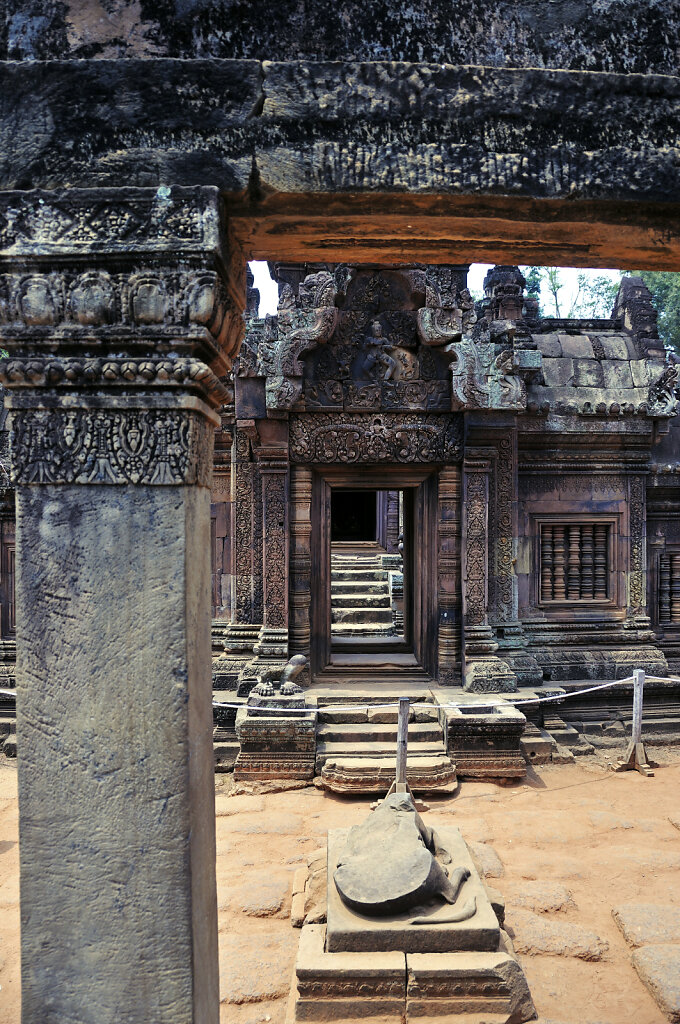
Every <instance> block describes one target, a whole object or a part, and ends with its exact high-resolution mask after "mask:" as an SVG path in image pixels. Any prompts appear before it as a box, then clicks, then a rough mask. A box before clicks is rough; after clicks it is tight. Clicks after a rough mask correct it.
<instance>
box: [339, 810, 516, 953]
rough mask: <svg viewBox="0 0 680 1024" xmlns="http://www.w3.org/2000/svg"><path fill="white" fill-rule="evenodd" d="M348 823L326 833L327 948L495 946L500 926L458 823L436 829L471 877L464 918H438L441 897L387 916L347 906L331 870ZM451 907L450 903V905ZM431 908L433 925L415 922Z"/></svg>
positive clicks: (377, 949) (412, 949)
mask: <svg viewBox="0 0 680 1024" xmlns="http://www.w3.org/2000/svg"><path fill="white" fill-rule="evenodd" d="M348 834H349V829H332V830H331V831H329V833H328V880H329V884H328V933H327V940H326V945H327V949H328V951H329V952H333V953H335V952H372V951H374V952H381V951H385V950H395V949H396V950H401V951H403V952H412V953H416V952H421V953H426V952H427V953H435V952H452V951H454V950H474V949H476V950H486V951H495V950H497V949H498V943H499V940H500V928H499V926H498V920H497V918H496V915H495V913H494V911H493V908H492V906H491V904H490V902H489V899H488V897H487V895H486V890H485V889H484V886H483V884H482V882H481V880H480V878H479V874H478V873H477V869H476V868H475V865H474V863H473V861H472V858H471V856H470V853H469V851H468V848H467V845H466V844H465V841H464V840H463V837H462V836H461V834H460V831H459V830H458V829H457V828H446V829H437V834H438V835H439V838H440V839H441V841H442V843H443V845H444V846H445V847H446V849H447V850H448V851H449V852H450V854H451V865H449V869H451V868H455V867H459V866H460V867H467V868H468V870H469V871H470V877H469V878H468V880H467V881H466V882H465V883H464V885H463V887H462V889H461V891H460V895H459V897H458V904H457V905H460V904H461V901H465V900H467V899H468V898H469V897H471V896H474V897H475V898H476V900H477V912H476V914H475V915H474V917H472V918H470V920H468V921H461V922H458V923H453V924H452V923H449V924H445V923H439V924H437V923H436V922H437V918H438V917H439V918H443V917H445V916H446V912H447V909H449V905H448V904H445V903H444V902H443V900H441V901H440V902H439V905H438V906H437V908H436V910H435V911H433V910H432V909H431V908H412V909H411V910H409V911H408V912H405V913H403V914H395V915H393V916H391V917H390V918H386V919H382V918H379V917H367V916H365V915H362V914H358V913H356V912H355V911H353V910H351V909H350V908H349V907H347V906H346V905H345V904H344V903H343V901H342V899H341V898H340V895H339V893H338V890H337V888H336V886H335V882H334V881H333V872H334V871H335V868H336V866H337V863H338V858H339V857H340V854H341V852H342V850H343V849H344V847H345V843H346V842H347V836H348ZM451 909H452V908H451ZM430 914H432V919H433V922H434V923H433V925H431V926H430V925H413V924H411V922H412V921H413V920H414V919H415V918H417V917H422V916H425V915H428V916H429V915H430Z"/></svg>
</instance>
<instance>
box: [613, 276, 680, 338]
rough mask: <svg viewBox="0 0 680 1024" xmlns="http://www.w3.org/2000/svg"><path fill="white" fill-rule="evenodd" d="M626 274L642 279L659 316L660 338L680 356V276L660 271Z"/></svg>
mask: <svg viewBox="0 0 680 1024" xmlns="http://www.w3.org/2000/svg"><path fill="white" fill-rule="evenodd" d="M624 273H628V274H634V275H635V277H641V278H642V280H643V281H644V282H645V284H646V285H647V287H648V288H649V290H650V292H651V293H652V301H653V302H654V306H655V307H656V311H657V313H658V314H659V319H658V324H659V337H660V338H661V339H662V340H663V342H664V344H665V345H667V346H668V347H669V348H672V349H673V350H674V351H675V352H677V353H679V354H680V274H672V273H668V272H666V271H658V270H633V271H624Z"/></svg>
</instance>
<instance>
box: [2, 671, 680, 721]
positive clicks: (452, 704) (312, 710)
mask: <svg viewBox="0 0 680 1024" xmlns="http://www.w3.org/2000/svg"><path fill="white" fill-rule="evenodd" d="M632 682H633V677H632V676H628V677H627V678H626V679H614V680H611V681H610V682H608V683H598V685H597V686H588V687H586V688H585V689H584V690H572V691H571V692H566V693H556V694H551V695H550V696H549V697H518V698H517V700H509V699H505V700H490V701H486V702H485V703H484V704H470V703H466V702H463V703H461V702H460V701H447V702H446V703H445V704H434V703H429V702H428V701H423V700H415V701H413V702H412V703H411V707H414V708H416V707H426V708H465V709H466V710H468V711H477V710H480V711H484V710H488V709H489V708H502V707H506V706H507V705H508V704H509V705H511V707H522V706H523V705H524V704H548V703H549V702H551V701H561V700H568V699H569V698H570V697H580V696H582V695H583V694H585V693H595V692H596V691H598V690H608V689H611V688H612V687H614V686H624V685H625V684H626V683H632ZM671 682H675V683H678V682H680V679H679V678H678V677H677V676H669V677H668V678H664V677H663V676H647V675H646V676H645V683H671ZM303 692H304V691H303ZM0 694H2V695H3V696H6V697H16V690H7V689H3V688H0ZM212 706H213V707H214V708H232V709H236V710H237V711H238V709H239V708H248V710H249V711H261V712H262V713H263V714H269V713H270V712H279V711H280V712H281V713H282V714H285V715H295V714H299V715H311V714H318V712H319V711H332V710H338V711H366V710H368V709H369V708H370V709H371V710H375V711H377V710H379V709H380V710H384V709H386V708H398V707H399V704H398V702H395V701H389V702H386V703H384V704H324V705H322V706H321V707H305V708H283V707H275V706H271V707H267V706H265V705H262V706H259V705H257V704H245V703H244V704H237V703H235V702H234V703H231V702H228V701H225V702H221V701H215V700H214V701H213V702H212Z"/></svg>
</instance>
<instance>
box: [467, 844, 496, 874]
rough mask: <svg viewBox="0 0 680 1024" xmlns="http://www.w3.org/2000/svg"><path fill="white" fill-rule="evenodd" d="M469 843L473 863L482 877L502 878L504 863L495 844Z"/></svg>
mask: <svg viewBox="0 0 680 1024" xmlns="http://www.w3.org/2000/svg"><path fill="white" fill-rule="evenodd" d="M467 845H468V849H469V851H470V855H471V857H472V860H473V863H474V865H475V867H476V868H477V870H478V871H479V873H480V875H482V877H484V878H500V877H501V876H502V874H503V864H502V863H501V859H500V857H499V856H498V854H497V853H496V851H495V850H494V848H493V846H488V845H487V844H486V843H468V844H467Z"/></svg>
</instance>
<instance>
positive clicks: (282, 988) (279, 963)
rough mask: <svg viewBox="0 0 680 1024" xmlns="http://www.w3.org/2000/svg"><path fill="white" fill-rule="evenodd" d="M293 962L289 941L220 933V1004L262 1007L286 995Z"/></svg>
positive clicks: (293, 952) (271, 937)
mask: <svg viewBox="0 0 680 1024" xmlns="http://www.w3.org/2000/svg"><path fill="white" fill-rule="evenodd" d="M294 960H295V943H294V942H291V941H290V940H289V939H288V938H287V937H286V938H279V937H274V936H271V935H263V934H261V933H260V934H258V935H257V936H248V935H227V934H224V933H220V1000H221V1001H222V1002H223V1003H261V1002H264V1001H265V1000H267V999H278V998H279V997H280V996H285V995H287V994H288V991H289V989H290V975H291V971H292V969H293V962H294Z"/></svg>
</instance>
